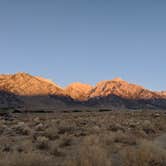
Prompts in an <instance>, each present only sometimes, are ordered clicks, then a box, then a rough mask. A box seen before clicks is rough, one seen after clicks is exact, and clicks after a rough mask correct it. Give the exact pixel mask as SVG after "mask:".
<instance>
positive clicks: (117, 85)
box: [89, 78, 158, 99]
mask: <svg viewBox="0 0 166 166" xmlns="http://www.w3.org/2000/svg"><path fill="white" fill-rule="evenodd" d="M111 94H113V95H117V96H119V97H123V98H127V99H149V98H152V97H154V96H156V97H157V96H158V95H157V94H155V93H154V92H151V91H149V90H147V89H145V88H143V87H142V86H138V85H135V84H130V83H128V82H126V81H124V80H122V79H120V78H115V79H113V80H106V81H101V82H99V83H97V84H96V86H95V87H94V89H93V90H92V92H91V93H90V96H89V97H90V98H93V97H97V96H108V95H111Z"/></svg>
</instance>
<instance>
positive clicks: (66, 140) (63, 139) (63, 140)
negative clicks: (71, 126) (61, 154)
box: [59, 135, 72, 148]
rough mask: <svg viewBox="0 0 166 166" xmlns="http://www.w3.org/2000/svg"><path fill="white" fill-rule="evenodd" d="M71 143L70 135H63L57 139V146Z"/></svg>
mask: <svg viewBox="0 0 166 166" xmlns="http://www.w3.org/2000/svg"><path fill="white" fill-rule="evenodd" d="M71 143H72V138H71V137H70V136H67V135H64V136H63V137H61V139H60V141H59V147H61V148H63V147H66V146H70V145H71Z"/></svg>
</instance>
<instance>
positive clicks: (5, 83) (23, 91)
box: [0, 73, 64, 96]
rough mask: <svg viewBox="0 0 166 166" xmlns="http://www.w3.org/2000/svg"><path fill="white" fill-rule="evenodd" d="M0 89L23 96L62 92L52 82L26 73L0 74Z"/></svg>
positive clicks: (61, 93) (59, 93)
mask: <svg viewBox="0 0 166 166" xmlns="http://www.w3.org/2000/svg"><path fill="white" fill-rule="evenodd" d="M0 90H5V91H7V92H11V93H14V94H17V95H23V96H24V95H25V96H33V95H48V94H57V95H63V94H64V92H63V89H61V88H60V87H58V86H57V85H56V84H54V83H53V82H51V81H49V80H47V79H43V78H41V77H35V76H31V75H29V74H27V73H17V74H13V75H0Z"/></svg>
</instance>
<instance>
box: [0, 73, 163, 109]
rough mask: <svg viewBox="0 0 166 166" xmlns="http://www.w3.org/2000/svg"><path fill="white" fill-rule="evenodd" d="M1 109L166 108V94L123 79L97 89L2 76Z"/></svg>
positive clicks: (30, 77) (14, 76) (32, 77)
mask: <svg viewBox="0 0 166 166" xmlns="http://www.w3.org/2000/svg"><path fill="white" fill-rule="evenodd" d="M0 107H22V108H24V109H26V110H28V109H29V110H37V109H67V108H69V107H70V108H71V107H73V108H74V107H91V108H92V107H96V108H98V107H100V108H112V107H116V108H131V109H133V108H135V109H139V108H156V109H160V108H162V109H165V108H166V92H165V91H163V92H153V91H150V90H148V89H145V88H144V87H142V86H139V85H135V84H131V83H128V82H126V81H124V80H122V79H120V78H115V79H113V80H106V81H101V82H99V83H97V84H96V86H94V87H93V86H91V85H88V84H82V83H72V84H70V85H69V86H67V87H66V88H61V87H60V86H58V85H57V84H55V83H54V82H52V81H50V80H48V79H45V78H42V77H38V76H32V75H30V74H27V73H16V74H11V75H10V74H8V75H5V74H2V75H0Z"/></svg>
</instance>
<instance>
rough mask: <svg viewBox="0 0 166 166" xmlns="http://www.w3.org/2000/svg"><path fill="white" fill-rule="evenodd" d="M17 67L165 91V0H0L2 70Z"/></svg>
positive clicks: (58, 78) (57, 77)
mask: <svg viewBox="0 0 166 166" xmlns="http://www.w3.org/2000/svg"><path fill="white" fill-rule="evenodd" d="M18 71H24V72H28V73H30V74H33V75H40V76H43V77H46V78H50V79H52V80H54V81H55V82H56V83H58V84H59V85H62V86H66V85H67V84H69V83H71V82H75V81H81V82H84V83H90V84H93V85H94V84H95V83H96V82H98V81H99V80H105V79H112V78H114V77H121V78H123V79H125V80H127V81H129V82H134V83H137V84H140V85H143V86H145V87H146V88H150V89H153V90H166V0H0V73H15V72H18Z"/></svg>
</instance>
